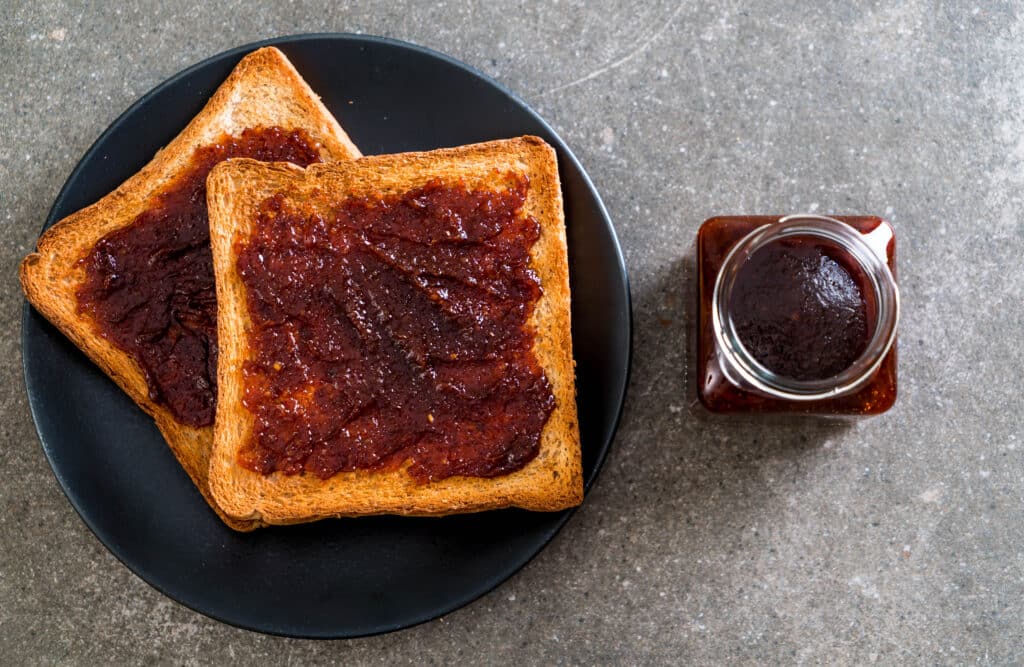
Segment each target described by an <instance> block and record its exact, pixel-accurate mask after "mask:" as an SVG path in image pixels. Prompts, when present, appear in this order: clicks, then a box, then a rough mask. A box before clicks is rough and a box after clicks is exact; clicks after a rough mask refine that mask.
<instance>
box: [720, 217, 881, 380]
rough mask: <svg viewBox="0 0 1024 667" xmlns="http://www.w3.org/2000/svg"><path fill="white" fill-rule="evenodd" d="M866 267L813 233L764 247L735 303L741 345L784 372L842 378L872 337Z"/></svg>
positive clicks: (749, 264)
mask: <svg viewBox="0 0 1024 667" xmlns="http://www.w3.org/2000/svg"><path fill="white" fill-rule="evenodd" d="M859 268H860V267H859V266H858V265H857V263H856V262H855V261H854V260H853V259H852V258H851V257H850V256H849V254H848V253H847V252H846V251H844V250H843V249H842V248H840V247H839V246H838V245H836V244H834V243H830V242H828V241H825V240H823V239H818V238H814V237H810V236H806V237H800V236H797V237H790V238H786V239H780V240H778V241H774V242H772V243H769V244H768V245H766V246H764V247H763V248H760V249H758V250H757V251H756V252H755V253H754V254H752V255H751V256H750V257H749V258H748V259H747V260H746V261H745V262H744V263H743V266H742V267H741V268H740V270H739V273H738V274H737V276H736V283H735V285H734V287H733V289H732V294H731V296H730V298H729V310H730V312H731V313H732V314H733V321H734V323H735V325H736V332H737V334H738V335H739V338H740V342H742V343H743V346H744V347H745V348H746V349H747V350H748V351H749V352H750V354H751V355H752V356H753V357H754V358H755V359H757V360H758V361H759V362H760V363H761V364H762V365H763V366H764V367H765V368H767V369H768V370H770V371H772V372H774V373H776V374H778V375H781V376H784V377H789V378H793V379H795V380H824V379H826V378H830V377H834V376H836V375H838V374H839V373H841V372H842V371H844V370H846V369H847V368H849V367H850V366H851V365H852V364H853V362H854V361H856V360H857V358H858V357H860V355H861V354H862V353H863V352H864V350H865V348H867V345H868V339H869V337H870V331H869V322H868V312H867V303H866V301H865V298H864V295H865V293H866V292H867V291H868V286H867V284H866V282H865V278H864V276H863V275H862V273H863V272H862V271H860V270H859ZM870 324H871V326H873V323H870Z"/></svg>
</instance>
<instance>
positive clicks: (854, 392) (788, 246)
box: [697, 215, 899, 416]
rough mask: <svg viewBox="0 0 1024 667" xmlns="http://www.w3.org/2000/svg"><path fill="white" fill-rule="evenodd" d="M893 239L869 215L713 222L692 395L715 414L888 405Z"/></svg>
mask: <svg viewBox="0 0 1024 667" xmlns="http://www.w3.org/2000/svg"><path fill="white" fill-rule="evenodd" d="M895 251H896V238H895V234H894V232H893V229H892V227H891V226H890V225H889V223H887V222H886V221H884V220H882V219H881V218H877V217H866V216H857V217H852V216H851V217H837V218H830V217H826V216H820V215H791V216H786V217H783V218H779V217H775V216H733V217H718V218H711V219H709V220H707V221H705V222H704V224H703V225H701V228H700V231H699V232H698V235H697V272H698V276H697V280H698V287H697V289H698V299H699V304H698V306H699V308H698V310H699V316H698V322H697V326H698V331H697V394H698V397H699V398H700V401H701V403H703V404H704V406H705V407H706V408H707V409H708V410H710V411H712V412H718V413H789V414H812V415H823V416H858V415H875V414H880V413H882V412H885V411H886V410H888V409H889V408H890V407H892V405H893V404H894V403H895V401H896V325H897V321H898V319H899V290H898V288H897V286H896V279H895Z"/></svg>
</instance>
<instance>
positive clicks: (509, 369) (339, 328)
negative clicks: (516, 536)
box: [237, 174, 554, 482]
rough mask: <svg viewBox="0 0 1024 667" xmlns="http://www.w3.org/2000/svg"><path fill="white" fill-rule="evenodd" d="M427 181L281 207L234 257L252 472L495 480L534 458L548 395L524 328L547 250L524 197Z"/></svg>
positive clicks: (520, 191) (517, 184) (262, 218)
mask: <svg viewBox="0 0 1024 667" xmlns="http://www.w3.org/2000/svg"><path fill="white" fill-rule="evenodd" d="M507 180H508V183H509V185H508V187H507V188H499V189H496V190H494V191H490V190H468V189H466V187H465V186H464V185H462V184H461V183H458V182H455V183H442V182H440V181H433V182H431V183H429V184H427V185H426V186H425V187H423V188H420V189H417V190H413V191H410V192H406V193H404V194H401V195H393V196H387V197H384V198H354V199H348V200H345V201H342V202H339V203H338V204H337V205H336V206H335V207H334V208H333V211H332V212H331V213H330V214H328V215H318V214H316V213H313V212H310V211H303V210H301V209H297V208H294V207H293V206H292V205H290V204H289V203H288V202H286V201H284V200H283V199H282V198H280V196H276V197H272V198H270V199H268V200H266V201H265V202H263V204H262V206H261V210H260V213H259V220H258V222H257V224H256V225H255V230H256V231H255V232H254V233H253V235H252V236H251V238H249V239H243V240H240V241H238V242H237V243H238V246H237V250H238V260H237V267H238V271H239V274H240V276H241V278H242V281H243V283H244V284H245V286H246V289H247V292H248V307H249V314H250V318H251V320H252V323H253V327H252V331H251V333H250V339H249V342H250V345H251V347H252V350H253V352H252V355H251V359H250V360H248V361H247V362H246V364H245V367H244V383H245V387H244V390H245V393H244V399H243V402H244V405H245V407H246V408H247V409H248V410H249V411H250V412H252V413H253V415H254V416H255V425H254V432H253V439H252V441H251V442H250V443H249V445H248V446H247V447H245V448H243V449H242V451H241V453H240V456H239V458H240V462H241V463H242V465H244V466H246V467H248V468H250V469H252V470H255V471H257V472H260V473H263V474H269V473H271V472H274V471H281V472H284V473H287V474H294V473H300V472H307V473H311V474H315V475H318V476H320V477H322V478H327V477H330V476H331V475H334V474H336V473H338V472H341V471H352V470H360V469H381V468H386V469H394V468H398V467H400V466H402V465H403V464H404V463H405V462H406V461H408V462H409V468H408V471H409V473H410V474H411V475H412V476H413V477H414V478H415V479H417V480H418V481H420V482H425V481H431V480H438V479H444V478H446V477H450V476H453V475H465V476H477V477H494V476H499V475H503V474H507V473H509V472H512V471H515V470H518V469H520V468H522V467H523V466H524V465H526V464H527V463H528V462H529V461H530V460H532V459H533V458H534V457H535V456H536V455H537V452H538V450H539V447H540V434H541V431H542V430H543V428H544V424H545V423H546V421H547V419H548V417H549V416H550V414H551V411H552V409H553V408H554V396H553V394H552V391H551V387H550V385H549V383H548V380H547V377H546V376H545V374H544V372H543V370H542V369H541V367H540V366H539V364H538V362H537V359H536V358H535V356H534V354H533V352H532V348H533V341H534V332H533V330H532V328H531V327H530V326H529V325H528V320H529V318H530V315H531V313H532V312H533V309H534V306H535V304H536V303H537V300H538V299H539V298H540V296H541V286H540V283H539V280H538V278H537V276H536V275H535V274H534V272H533V271H532V270H531V269H530V266H529V261H530V249H531V248H532V246H533V244H534V243H535V242H536V240H537V239H538V238H539V234H540V227H539V224H538V223H537V221H536V220H535V219H533V218H532V217H528V216H525V215H523V214H522V213H521V209H522V206H523V204H524V202H525V198H526V194H527V191H528V187H529V184H528V182H527V180H526V179H525V178H523V177H516V176H513V175H511V174H509V175H508V176H507Z"/></svg>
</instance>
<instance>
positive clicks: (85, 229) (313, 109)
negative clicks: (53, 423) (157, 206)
mask: <svg viewBox="0 0 1024 667" xmlns="http://www.w3.org/2000/svg"><path fill="white" fill-rule="evenodd" d="M260 126H264V127H269V126H277V127H281V128H284V129H286V130H291V129H302V130H304V131H305V132H306V133H307V134H308V135H309V137H311V138H312V139H313V140H314V141H315V142H317V143H318V144H319V151H320V155H321V158H322V159H324V160H341V159H350V158H355V157H358V156H359V151H358V150H357V149H356V147H355V145H354V144H353V143H352V142H351V141H350V140H349V138H348V136H347V135H346V134H345V132H344V131H343V130H342V129H341V126H340V125H338V122H337V121H336V120H335V119H334V117H333V116H332V115H331V113H330V112H329V111H328V110H327V108H326V107H324V105H323V104H322V103H321V102H320V100H319V98H318V97H317V96H316V95H315V94H314V93H313V91H312V90H310V88H309V86H308V85H306V82H305V81H303V79H302V77H301V76H299V73H298V72H297V71H295V68H294V67H292V65H291V63H290V62H288V60H287V59H286V58H285V57H284V55H283V54H282V53H281V52H280V51H278V50H277V49H275V48H263V49H259V50H258V51H254V52H253V53H251V54H249V55H247V56H246V57H244V58H243V59H242V60H241V62H239V63H238V65H237V66H236V67H235V69H234V71H232V73H231V75H230V76H229V77H228V78H227V80H226V81H225V82H224V83H223V84H222V85H221V86H220V87H219V88H218V89H217V90H216V92H214V94H213V96H212V97H211V98H210V101H209V102H208V103H207V104H206V106H205V107H204V108H203V110H202V111H201V112H200V113H199V115H197V116H196V117H195V118H194V119H193V120H192V121H191V122H190V123H189V124H188V126H187V127H186V128H185V129H184V130H183V131H182V132H181V134H179V135H178V136H177V137H176V138H175V139H174V140H173V141H171V143H170V144H168V145H167V146H166V147H164V148H163V149H161V150H160V151H158V152H157V154H156V156H155V157H154V158H153V160H152V161H151V162H150V163H149V164H147V165H146V166H145V167H143V168H142V170H141V171H139V172H138V173H137V174H135V175H134V176H132V177H131V178H129V179H128V180H127V181H125V182H124V183H123V184H121V186H120V187H118V188H117V189H116V190H114V191H113V192H111V193H110V194H108V195H107V196H105V197H103V198H102V199H100V200H99V201H98V202H96V203H95V204H93V205H91V206H88V207H86V208H84V209H82V210H80V211H78V212H76V213H73V214H71V215H69V216H68V217H66V218H64V219H63V220H61V221H60V222H58V223H57V224H56V225H54V226H53V227H51V228H50V229H48V230H47V231H46V233H45V234H43V236H42V237H41V238H40V239H39V241H38V243H37V250H36V252H34V253H32V254H30V255H28V256H27V257H26V258H25V259H24V260H23V261H22V263H21V266H20V271H19V273H20V277H21V284H22V288H23V289H24V291H25V295H26V297H27V298H28V300H29V302H30V303H31V304H32V305H33V306H34V307H35V308H36V310H38V311H39V312H40V313H42V314H43V315H44V316H45V317H46V318H47V319H48V320H50V322H52V323H53V324H54V325H56V326H57V328H59V329H60V330H61V331H62V332H63V333H64V334H65V335H66V336H67V337H68V338H70V339H71V340H72V341H73V342H74V343H75V344H76V345H77V346H78V347H79V348H81V349H82V350H83V351H84V352H85V353H86V354H87V355H88V356H89V357H90V358H91V359H92V360H93V361H94V362H95V363H96V364H97V365H98V366H99V367H100V368H102V369H103V370H104V372H106V373H107V375H109V376H110V377H111V378H112V379H113V380H114V381H115V382H117V384H118V385H120V386H121V388H122V389H124V391H125V392H127V393H128V395H129V396H131V398H132V400H134V401H135V402H136V403H138V404H139V406H140V407H141V408H142V409H143V410H145V411H146V412H147V413H148V414H149V415H151V416H152V417H153V418H154V419H155V420H156V423H157V426H158V427H159V429H160V432H161V433H162V434H163V436H164V438H165V439H166V440H167V444H168V445H169V446H170V448H171V450H172V451H173V452H174V455H175V456H176V457H177V459H178V461H179V462H180V463H181V465H182V466H183V467H184V468H185V471H186V472H188V474H189V476H190V477H191V478H192V481H193V482H195V484H196V486H197V487H198V488H199V490H200V491H201V492H202V494H203V496H204V497H205V498H206V500H207V502H209V503H210V505H211V506H212V507H213V509H214V510H216V511H217V513H218V514H219V515H220V516H221V518H223V519H224V520H225V521H226V522H227V523H228V525H230V526H231V527H232V528H235V529H236V530H252V529H253V528H256V527H258V526H259V525H260V524H259V522H258V521H251V520H248V519H246V520H242V521H239V520H236V519H233V518H230V517H228V516H226V515H225V514H224V513H223V512H221V511H220V509H219V508H218V507H216V505H215V504H214V503H213V500H212V496H211V495H210V492H209V484H208V482H207V471H208V470H209V458H210V450H211V446H212V443H213V427H212V426H207V427H201V428H196V427H191V426H188V425H185V424H182V423H181V422H179V421H177V420H176V419H175V418H174V416H173V415H172V414H171V413H170V411H169V410H168V409H167V408H166V407H164V406H162V405H160V404H158V403H156V402H154V401H153V400H151V398H150V396H149V390H148V387H147V384H146V380H145V378H144V376H143V372H142V369H141V368H140V367H139V365H138V363H137V362H136V361H135V360H134V358H133V357H132V356H130V355H129V354H128V353H126V352H124V351H123V350H122V349H120V348H119V347H117V346H116V345H114V344H113V343H111V342H110V341H109V340H108V339H106V338H104V337H103V336H101V335H100V334H99V333H98V331H97V329H96V326H95V323H94V322H93V321H92V320H91V319H90V318H89V317H88V316H84V315H82V314H79V312H78V310H77V296H76V293H77V290H78V289H79V287H80V286H81V285H82V284H83V281H84V280H85V269H84V268H83V267H82V266H81V265H80V264H79V260H80V259H81V258H82V257H84V256H85V255H86V254H87V253H89V252H90V251H91V250H92V249H93V247H94V246H95V245H96V243H97V241H99V240H100V239H101V238H102V237H104V236H105V235H107V234H109V233H110V232H112V231H114V230H117V229H119V228H122V227H126V226H128V225H130V224H132V222H134V221H135V219H136V218H137V217H138V216H139V215H140V214H141V213H142V212H144V211H145V210H147V209H148V208H149V207H150V206H151V205H152V199H153V196H154V194H156V193H159V192H160V191H161V190H162V189H163V188H164V187H165V186H166V185H167V184H168V183H170V182H172V181H173V180H174V179H175V177H176V176H177V175H178V174H180V173H181V172H182V170H183V169H186V168H187V166H188V164H189V161H190V159H191V157H192V155H193V153H194V152H195V150H196V149H198V148H200V147H203V146H206V145H208V144H209V143H210V142H212V141H214V140H215V139H216V138H218V137H220V136H221V135H223V134H224V133H227V134H232V135H234V134H238V133H241V132H242V131H243V130H245V129H247V128H256V127H260Z"/></svg>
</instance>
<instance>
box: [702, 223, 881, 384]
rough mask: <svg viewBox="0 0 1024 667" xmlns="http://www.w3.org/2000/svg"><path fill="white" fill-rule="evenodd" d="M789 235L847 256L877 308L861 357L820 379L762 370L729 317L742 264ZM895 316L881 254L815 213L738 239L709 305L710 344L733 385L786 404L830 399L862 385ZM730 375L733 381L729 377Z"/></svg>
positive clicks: (878, 357)
mask: <svg viewBox="0 0 1024 667" xmlns="http://www.w3.org/2000/svg"><path fill="white" fill-rule="evenodd" d="M794 236H813V237H817V238H823V239H825V240H828V241H831V242H832V243H835V244H837V245H839V247H841V248H842V249H843V250H845V251H847V252H848V253H849V254H850V255H851V257H852V258H853V259H854V261H856V262H857V264H858V265H859V266H860V267H861V269H862V270H863V271H864V274H865V275H866V276H867V277H868V282H869V286H870V288H871V289H872V290H873V292H874V297H875V300H876V303H877V305H878V308H877V316H876V317H875V326H874V331H873V332H872V335H871V338H870V339H869V340H868V344H867V346H866V347H865V349H864V352H863V353H862V354H861V355H860V356H859V357H858V358H857V359H856V360H854V362H853V363H852V364H850V365H849V366H848V367H847V368H846V369H844V370H843V371H841V372H840V373H838V374H836V375H834V376H832V377H829V378H824V379H821V380H796V379H793V378H789V377H786V376H783V375H779V374H777V373H775V372H773V371H772V370H770V369H768V368H767V367H765V366H764V365H763V364H761V363H760V362H759V361H758V360H757V359H755V358H754V356H753V355H752V354H751V353H750V351H749V350H747V348H746V347H745V346H744V345H743V343H742V341H741V340H740V338H739V335H738V333H737V331H736V327H735V323H734V322H733V321H732V318H731V317H730V315H729V306H730V296H731V292H732V288H733V286H734V285H735V281H736V277H737V275H738V273H739V269H740V268H741V267H742V266H743V264H744V263H745V262H746V260H747V259H748V258H749V257H750V256H751V255H753V254H754V253H755V252H757V251H758V250H760V249H761V248H763V247H764V246H765V245H767V244H768V243H771V242H773V241H777V240H779V239H783V238H788V237H794ZM899 315H900V296H899V288H898V287H897V286H896V280H895V278H894V277H893V275H892V271H890V269H889V264H888V261H887V259H886V256H885V250H884V249H881V252H879V251H878V250H876V249H873V248H872V247H871V246H870V245H868V243H867V242H866V241H865V240H864V236H863V235H862V234H861V233H860V232H859V231H857V230H856V229H854V228H853V227H851V226H850V225H848V224H847V223H845V222H842V221H840V220H836V219H835V218H831V217H828V216H824V215H816V214H795V215H788V216H785V217H782V218H780V219H779V220H778V221H776V222H774V223H770V224H767V225H763V226H761V227H758V228H757V229H754V230H752V231H751V232H750V233H749V234H747V235H746V236H744V237H743V238H742V239H740V240H739V241H738V242H737V243H736V244H735V245H734V246H733V247H732V249H730V251H729V253H728V254H727V255H726V257H725V260H724V261H723V262H722V266H721V268H720V269H719V271H718V276H717V278H716V279H715V286H714V291H713V293H712V303H711V317H712V328H713V330H714V336H715V342H716V343H717V344H718V348H719V350H721V351H722V354H724V355H725V356H726V357H727V360H728V361H729V362H731V363H725V364H722V370H723V373H724V374H725V376H726V379H728V380H729V381H730V382H732V383H733V384H735V385H737V386H742V384H743V383H746V384H748V385H750V386H752V387H754V388H755V389H756V390H758V391H760V392H761V393H764V394H767V395H768V396H771V397H773V398H779V399H784V400H791V401H817V400H824V399H829V398H836V397H838V396H842V395H844V394H848V393H851V392H853V391H856V390H857V389H858V388H860V387H861V386H863V385H864V383H865V382H867V381H868V380H869V379H870V378H871V377H872V376H873V375H874V374H875V372H876V371H877V370H878V368H879V367H880V366H881V364H882V362H883V361H884V360H885V357H886V355H887V354H888V352H889V350H890V349H891V348H892V345H893V343H894V341H895V340H896V325H897V323H898V321H899ZM733 372H734V373H736V374H737V375H738V376H739V377H731V375H732V373H733Z"/></svg>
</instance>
